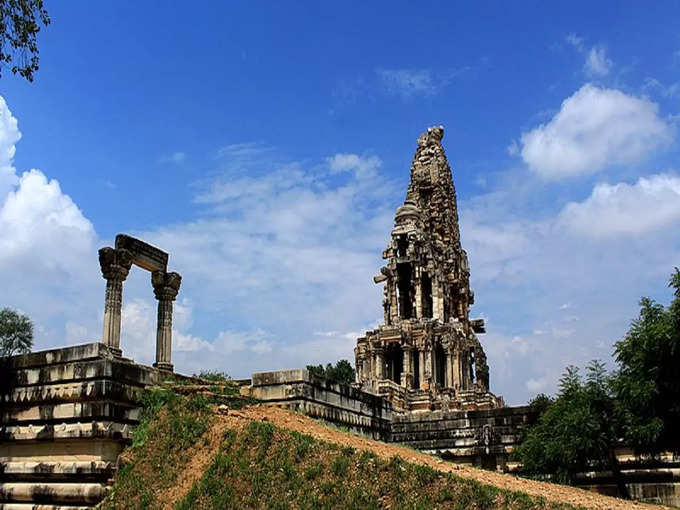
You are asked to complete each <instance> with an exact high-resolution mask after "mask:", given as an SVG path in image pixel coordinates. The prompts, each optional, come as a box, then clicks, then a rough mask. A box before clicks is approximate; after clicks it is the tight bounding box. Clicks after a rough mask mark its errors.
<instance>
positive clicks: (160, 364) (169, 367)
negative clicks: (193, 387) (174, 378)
mask: <svg viewBox="0 0 680 510" xmlns="http://www.w3.org/2000/svg"><path fill="white" fill-rule="evenodd" d="M153 367H154V368H157V369H158V370H165V371H166V372H174V371H175V366H174V365H173V364H172V363H165V362H158V363H154V364H153Z"/></svg>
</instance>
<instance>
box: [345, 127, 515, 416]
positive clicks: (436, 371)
mask: <svg viewBox="0 0 680 510" xmlns="http://www.w3.org/2000/svg"><path fill="white" fill-rule="evenodd" d="M443 136H444V128H443V127H441V126H439V127H432V128H429V129H428V130H427V131H426V132H425V133H423V134H422V135H421V136H420V137H419V138H418V148H417V149H416V153H415V156H414V158H413V163H412V165H411V182H410V184H409V187H408V190H407V192H406V199H405V200H404V204H403V205H401V206H400V207H399V208H398V209H397V211H396V214H395V218H394V228H393V229H392V235H391V239H390V242H389V244H388V245H387V249H386V250H385V251H384V252H383V254H382V257H383V259H385V260H386V261H387V262H386V264H385V265H384V266H383V267H382V268H380V272H379V274H378V275H376V276H375V277H374V278H373V280H374V281H375V283H384V290H383V294H384V299H383V308H384V324H382V325H380V326H379V327H378V329H375V330H373V331H368V332H367V333H366V335H365V336H362V337H361V338H359V339H358V340H357V346H356V348H355V350H354V352H355V357H356V370H357V380H358V384H360V385H361V386H362V387H366V388H367V389H371V390H372V391H375V392H377V393H379V394H381V395H383V396H385V397H386V398H388V399H389V400H391V401H392V403H393V405H394V406H395V408H397V409H402V410H405V411H432V410H436V409H442V410H447V409H451V410H453V409H489V408H494V407H500V406H502V399H501V398H500V397H496V396H495V395H493V394H492V393H490V392H489V367H488V365H487V363H486V355H485V354H484V349H483V348H482V345H481V344H480V342H479V340H478V339H477V335H476V334H477V333H484V320H483V319H470V317H469V312H470V306H471V305H472V304H473V303H474V293H473V291H472V289H470V269H469V265H468V259H467V254H466V253H465V250H463V248H462V246H461V242H460V231H459V228H458V209H457V206H456V190H455V188H454V186H453V178H452V175H451V168H450V167H449V164H448V162H447V160H446V154H445V153H444V148H443V147H442V144H441V141H442V137H443Z"/></svg>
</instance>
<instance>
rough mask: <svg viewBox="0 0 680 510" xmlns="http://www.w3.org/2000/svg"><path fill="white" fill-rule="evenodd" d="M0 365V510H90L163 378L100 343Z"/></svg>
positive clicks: (30, 356) (4, 362)
mask: <svg viewBox="0 0 680 510" xmlns="http://www.w3.org/2000/svg"><path fill="white" fill-rule="evenodd" d="M0 362H1V363H3V366H2V367H0V373H1V374H2V375H1V376H0V378H1V379H2V380H1V381H0V510H27V509H32V510H47V509H50V510H57V509H63V510H67V509H68V510H74V509H83V508H92V507H93V506H95V505H96V504H97V503H98V502H100V501H101V500H102V499H103V498H104V497H105V496H106V493H107V491H108V489H109V485H110V483H111V480H112V478H113V475H114V474H115V470H116V461H117V458H118V455H119V454H120V452H121V451H122V450H123V448H124V447H125V445H126V444H128V443H129V442H130V440H131V437H132V436H131V430H132V427H133V426H134V425H135V424H136V423H138V421H139V409H138V407H137V404H136V402H137V401H138V399H139V396H140V394H141V392H142V391H143V389H144V388H145V387H146V386H147V385H150V384H155V383H157V382H159V381H160V379H161V377H162V373H160V372H159V371H157V370H155V369H153V368H150V367H145V366H142V365H137V364H135V363H133V362H132V361H130V360H126V359H124V358H120V357H116V356H115V355H114V353H113V352H111V351H110V350H109V349H108V348H107V347H106V346H105V345H104V344H101V343H94V344H86V345H81V346H75V347H69V348H65V349H55V350H51V351H42V352H36V353H32V354H28V355H25V356H17V357H14V358H9V359H4V360H0Z"/></svg>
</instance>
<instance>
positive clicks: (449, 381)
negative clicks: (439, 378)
mask: <svg viewBox="0 0 680 510" xmlns="http://www.w3.org/2000/svg"><path fill="white" fill-rule="evenodd" d="M445 354H446V382H445V383H444V386H445V387H446V388H453V359H452V358H453V353H452V352H451V349H446V351H445Z"/></svg>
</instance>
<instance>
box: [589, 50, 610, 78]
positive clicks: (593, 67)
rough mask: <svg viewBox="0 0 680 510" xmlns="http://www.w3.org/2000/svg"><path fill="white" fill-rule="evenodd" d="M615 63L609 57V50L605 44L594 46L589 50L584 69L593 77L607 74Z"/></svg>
mask: <svg viewBox="0 0 680 510" xmlns="http://www.w3.org/2000/svg"><path fill="white" fill-rule="evenodd" d="M613 65H614V63H613V62H612V61H611V59H610V58H609V57H607V50H606V49H605V48H604V47H603V46H593V47H592V48H590V51H589V52H588V56H587V57H586V63H585V64H584V65H583V70H584V71H585V73H586V75H588V76H591V77H602V76H607V75H608V74H609V71H611V68H612V66H613Z"/></svg>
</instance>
